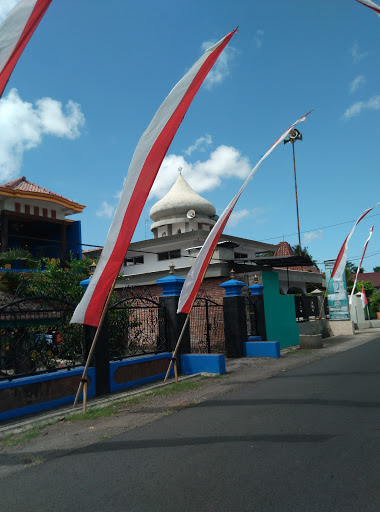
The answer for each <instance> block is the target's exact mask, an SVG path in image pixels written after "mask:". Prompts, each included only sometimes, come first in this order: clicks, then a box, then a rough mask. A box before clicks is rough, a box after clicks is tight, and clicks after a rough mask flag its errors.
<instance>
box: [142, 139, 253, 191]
mask: <svg viewBox="0 0 380 512" xmlns="http://www.w3.org/2000/svg"><path fill="white" fill-rule="evenodd" d="M179 167H181V168H182V175H183V177H184V178H185V179H186V181H187V182H188V183H189V185H190V186H191V187H192V188H193V189H194V190H195V191H196V192H198V193H201V192H204V191H206V190H213V189H214V188H216V187H218V186H219V185H220V183H221V180H222V178H223V179H224V178H230V177H236V178H239V179H244V178H246V177H247V176H248V174H249V173H250V171H251V165H250V163H249V160H248V158H247V157H245V156H243V155H242V154H241V153H240V151H239V150H237V149H236V148H234V147H232V146H219V147H217V148H216V149H215V151H213V152H212V153H211V154H210V157H209V158H208V159H207V160H205V161H204V162H201V161H199V160H198V161H197V162H195V163H189V162H187V161H186V160H185V158H184V157H183V156H182V155H174V154H172V155H167V156H166V157H165V158H164V160H163V162H162V164H161V167H160V170H159V172H158V175H157V178H156V180H155V182H154V184H153V187H152V190H151V192H150V196H149V198H150V199H152V198H153V197H156V198H161V197H163V196H164V195H165V194H166V193H167V192H168V190H169V189H170V188H171V187H172V185H173V183H174V182H175V180H176V179H177V176H178V168H179Z"/></svg>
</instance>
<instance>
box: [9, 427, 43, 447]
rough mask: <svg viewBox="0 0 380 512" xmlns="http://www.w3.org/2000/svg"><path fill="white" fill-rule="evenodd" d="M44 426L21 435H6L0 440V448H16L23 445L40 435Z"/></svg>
mask: <svg viewBox="0 0 380 512" xmlns="http://www.w3.org/2000/svg"><path fill="white" fill-rule="evenodd" d="M43 428H44V425H36V426H34V427H33V428H32V429H30V430H27V431H26V432H23V433H21V434H8V435H6V436H3V437H1V438H0V447H2V446H17V445H19V444H25V443H27V442H29V441H30V440H31V439H33V438H35V437H38V436H39V435H41V432H42V429H43Z"/></svg>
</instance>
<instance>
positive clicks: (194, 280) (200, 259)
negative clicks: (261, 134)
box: [177, 111, 311, 313]
mask: <svg viewBox="0 0 380 512" xmlns="http://www.w3.org/2000/svg"><path fill="white" fill-rule="evenodd" d="M310 112H311V111H310ZM310 112H308V113H307V114H306V115H304V116H303V117H301V119H298V121H296V122H295V123H293V124H292V125H291V126H290V127H289V128H288V129H287V130H286V132H284V133H283V134H282V135H281V137H280V138H279V139H278V140H277V141H276V142H275V143H274V144H273V145H272V146H271V147H270V149H269V150H268V151H267V152H266V153H265V155H264V156H263V157H262V158H261V159H260V160H259V162H258V163H257V164H256V166H255V167H254V168H253V169H252V171H251V172H250V174H249V176H248V178H247V179H246V180H245V182H244V184H243V185H242V187H241V188H240V190H239V192H238V193H237V194H236V196H235V197H234V198H233V199H232V201H231V202H230V203H229V205H228V206H227V208H226V209H225V210H224V212H223V213H222V215H221V216H220V217H219V219H218V221H217V222H216V224H215V225H214V226H213V228H212V230H211V231H210V234H209V235H208V237H207V238H206V240H205V243H204V244H203V246H202V249H201V250H200V251H199V254H198V256H197V257H196V259H195V262H194V263H193V266H192V267H191V269H190V271H189V273H188V275H187V277H186V280H185V282H184V284H183V288H182V292H181V295H180V298H179V302H178V309H177V313H189V311H190V310H191V307H192V304H193V302H194V300H195V297H196V295H197V293H198V290H199V287H200V285H201V283H202V280H203V277H204V275H205V273H206V270H207V267H208V264H209V262H210V260H211V257H212V254H213V252H214V249H215V247H216V245H217V243H218V241H219V238H220V235H221V234H222V232H223V229H224V227H225V225H226V223H227V221H228V218H229V216H230V215H231V213H232V210H233V209H234V207H235V204H236V203H237V201H238V199H239V197H240V196H241V194H242V192H243V190H244V189H245V187H246V186H247V184H248V182H249V181H250V179H251V178H252V176H253V175H254V174H255V172H256V171H257V169H258V168H259V166H260V165H261V163H262V162H263V161H264V160H265V159H266V158H267V157H268V156H269V155H270V154H271V153H272V151H273V150H274V149H275V148H276V147H277V146H278V145H279V144H281V142H283V141H284V140H285V139H286V137H287V136H288V134H289V132H290V131H291V130H292V129H293V127H294V126H295V125H296V124H298V123H300V122H302V121H305V119H306V116H307V115H309V114H310Z"/></svg>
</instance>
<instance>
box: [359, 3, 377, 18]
mask: <svg viewBox="0 0 380 512" xmlns="http://www.w3.org/2000/svg"><path fill="white" fill-rule="evenodd" d="M356 1H357V2H358V3H359V4H362V5H366V6H367V7H369V8H370V9H372V10H373V11H374V12H375V13H376V14H377V15H378V16H380V6H379V5H377V4H375V2H372V0H356Z"/></svg>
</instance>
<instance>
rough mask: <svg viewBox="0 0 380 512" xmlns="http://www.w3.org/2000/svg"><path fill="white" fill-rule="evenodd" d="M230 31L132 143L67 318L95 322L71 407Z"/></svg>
mask: <svg viewBox="0 0 380 512" xmlns="http://www.w3.org/2000/svg"><path fill="white" fill-rule="evenodd" d="M236 31H237V29H235V30H234V31H232V32H230V33H229V34H227V35H226V36H225V37H224V38H223V39H221V40H220V41H219V42H218V43H216V44H215V45H214V46H212V47H211V48H209V49H208V50H206V51H205V53H204V54H203V55H202V57H201V58H200V59H198V60H197V61H196V63H195V64H194V65H193V66H192V68H191V69H190V71H188V72H187V73H186V75H184V77H183V78H182V79H181V80H180V81H179V82H178V83H177V85H176V86H175V87H174V89H172V91H171V92H170V94H169V96H168V97H167V98H166V99H165V101H164V102H163V103H162V105H161V106H160V108H159V109H158V111H157V112H156V114H155V116H154V117H153V119H152V121H151V122H150V125H149V126H148V128H147V129H146V131H145V132H144V133H143V135H142V136H141V138H140V140H139V142H138V144H137V147H136V149H135V152H134V155H133V157H132V161H131V164H130V166H129V170H128V174H127V177H126V179H125V182H124V187H123V191H122V194H121V197H120V201H119V205H118V207H117V210H116V212H115V216H114V219H113V222H112V224H111V227H110V230H109V232H108V235H107V239H106V242H105V244H104V248H103V250H102V253H101V255H100V259H99V262H98V264H97V266H96V270H95V272H94V274H93V276H92V278H91V280H90V284H89V285H88V287H87V290H86V292H85V294H84V295H83V297H82V300H81V301H80V303H79V304H78V306H77V307H76V309H75V311H74V314H73V317H72V318H71V321H70V323H80V324H83V323H84V324H87V325H92V326H94V327H97V330H96V333H95V335H94V339H93V342H92V345H91V349H90V352H89V356H88V358H87V362H86V365H85V367H84V370H83V374H82V379H81V382H80V384H79V387H78V391H77V394H76V397H75V400H74V404H73V407H75V406H76V404H77V401H78V399H79V396H80V393H81V391H82V389H84V392H85V390H86V382H87V377H86V373H87V369H88V366H89V362H90V359H91V355H92V353H93V351H94V348H95V344H96V341H97V339H98V336H99V332H100V329H101V326H102V323H103V319H104V316H105V313H106V311H107V307H108V303H109V301H110V298H111V295H112V292H113V289H114V286H115V284H116V280H117V276H118V273H119V270H120V268H121V265H122V263H123V261H124V258H125V254H126V252H127V250H128V246H129V243H130V241H131V238H132V236H133V233H134V230H135V228H136V225H137V222H138V220H139V217H140V214H141V211H142V209H143V207H144V204H145V202H146V199H147V197H148V195H149V192H150V189H151V187H152V185H153V182H154V180H155V178H156V175H157V173H158V170H159V168H160V166H161V163H162V160H163V159H164V156H165V155H166V152H167V150H168V148H169V146H170V144H171V141H172V140H173V137H174V135H175V134H176V132H177V130H178V127H179V125H180V124H181V122H182V120H183V118H184V116H185V114H186V112H187V110H188V108H189V106H190V104H191V102H192V100H193V98H194V96H195V95H196V93H197V91H198V89H199V88H200V86H201V85H202V82H203V81H204V79H205V78H206V76H207V74H208V72H209V71H210V69H211V68H212V66H213V65H214V64H215V62H216V60H217V58H218V57H219V55H220V54H221V53H222V51H223V50H224V48H225V47H226V46H227V44H228V42H229V41H230V39H231V37H232V36H233V35H234V34H235V32H236ZM84 401H85V400H84Z"/></svg>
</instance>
